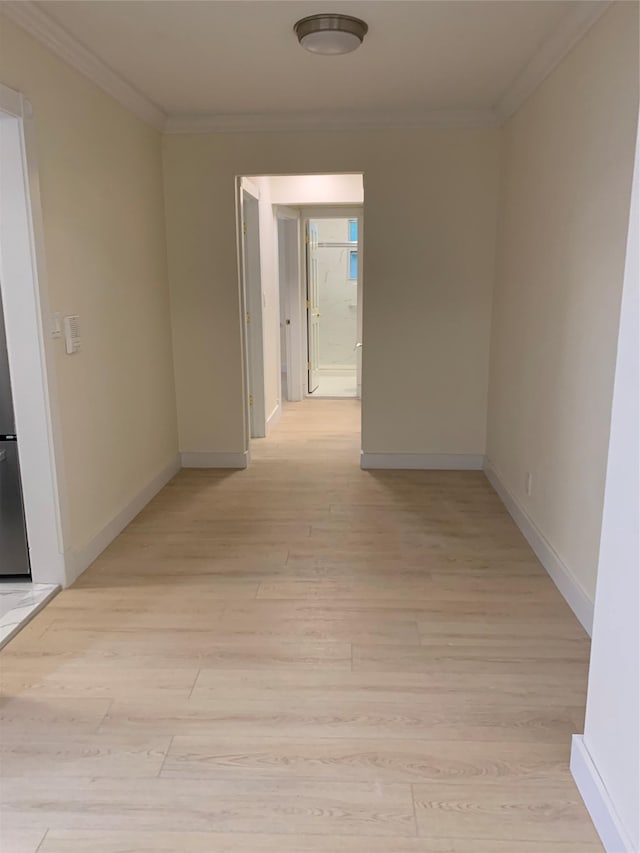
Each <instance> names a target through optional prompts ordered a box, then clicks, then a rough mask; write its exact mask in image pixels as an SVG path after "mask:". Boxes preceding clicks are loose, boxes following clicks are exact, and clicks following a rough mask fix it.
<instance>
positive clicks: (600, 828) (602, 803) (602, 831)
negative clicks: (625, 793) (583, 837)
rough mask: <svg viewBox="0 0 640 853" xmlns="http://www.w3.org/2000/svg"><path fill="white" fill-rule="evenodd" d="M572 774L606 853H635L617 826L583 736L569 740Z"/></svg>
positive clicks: (615, 814)
mask: <svg viewBox="0 0 640 853" xmlns="http://www.w3.org/2000/svg"><path fill="white" fill-rule="evenodd" d="M569 766H570V767H571V774H572V776H573V778H574V780H575V783H576V785H577V786H578V790H579V791H580V796H581V797H582V799H583V800H584V804H585V806H586V807H587V811H588V812H589V815H590V817H591V820H592V821H593V825H594V826H595V828H596V830H597V832H598V835H599V836H600V839H601V841H602V843H603V845H604V849H605V850H606V851H607V853H637V851H635V850H634V848H633V845H632V843H631V839H630V838H629V836H628V835H627V833H626V832H625V830H624V827H623V826H622V824H621V823H620V819H619V817H618V815H617V813H616V810H615V808H614V805H613V802H612V800H611V797H610V796H609V792H608V791H607V789H606V787H605V784H604V782H603V781H602V778H601V777H600V774H599V773H598V770H597V768H596V765H595V764H594V761H593V758H592V757H591V754H590V752H589V750H588V749H587V745H586V744H585V742H584V737H583V735H574V736H573V738H572V739H571V763H570V765H569Z"/></svg>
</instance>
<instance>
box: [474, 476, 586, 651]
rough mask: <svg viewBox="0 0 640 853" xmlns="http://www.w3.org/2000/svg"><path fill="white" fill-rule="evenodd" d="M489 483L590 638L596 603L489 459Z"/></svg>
mask: <svg viewBox="0 0 640 853" xmlns="http://www.w3.org/2000/svg"><path fill="white" fill-rule="evenodd" d="M484 472H485V474H486V476H487V479H488V480H489V482H490V483H491V485H492V486H493V488H494V489H495V490H496V492H497V493H498V496H499V497H500V500H501V501H502V503H503V504H504V505H505V507H506V508H507V510H508V511H509V514H510V515H511V517H512V518H513V520H514V521H515V523H516V524H517V525H518V527H519V528H520V530H521V532H522V534H523V536H524V538H525V539H526V540H527V542H528V543H529V545H531V548H532V549H533V551H534V553H535V555H536V557H537V558H538V559H539V560H540V562H541V563H542V565H543V566H544V568H545V569H546V570H547V572H548V574H549V575H550V577H551V580H552V581H553V582H554V583H555V585H556V586H557V587H558V589H559V590H560V592H561V593H562V595H563V597H564V599H565V600H566V602H567V604H568V605H569V607H570V608H571V609H572V610H573V612H574V613H575V615H576V616H577V618H578V620H579V622H580V623H581V625H582V627H583V628H584V629H585V631H586V632H587V634H589V636H591V630H592V627H593V601H591V599H590V598H589V596H588V595H587V593H586V592H585V591H584V589H583V588H582V586H581V585H580V583H579V581H578V580H577V579H576V577H575V576H574V574H573V572H572V571H571V569H570V568H569V567H568V566H567V564H566V563H565V562H564V561H563V560H562V557H560V555H559V554H558V552H557V551H556V550H555V548H554V547H553V545H552V544H551V542H549V540H548V539H547V538H546V536H545V535H544V533H543V532H542V531H541V530H540V528H539V527H538V526H537V524H536V523H535V521H534V520H533V519H532V518H531V516H530V515H529V513H528V512H527V511H526V509H524V507H523V506H521V504H520V503H519V502H518V500H517V498H515V497H514V495H512V494H511V492H510V491H509V489H508V488H507V487H506V486H505V485H504V483H503V482H502V480H501V479H500V476H499V475H498V473H497V471H496V470H495V468H494V467H493V465H492V464H491V462H490V461H489V460H488V459H487V460H486V461H485V465H484Z"/></svg>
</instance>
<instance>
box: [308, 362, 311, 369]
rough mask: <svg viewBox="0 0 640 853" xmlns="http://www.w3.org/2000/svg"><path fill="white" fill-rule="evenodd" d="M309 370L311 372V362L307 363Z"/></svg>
mask: <svg viewBox="0 0 640 853" xmlns="http://www.w3.org/2000/svg"><path fill="white" fill-rule="evenodd" d="M307 370H311V362H310V361H308V362H307Z"/></svg>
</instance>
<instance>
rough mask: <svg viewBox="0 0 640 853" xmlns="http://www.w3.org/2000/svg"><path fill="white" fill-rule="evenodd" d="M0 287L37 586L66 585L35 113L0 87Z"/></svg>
mask: <svg viewBox="0 0 640 853" xmlns="http://www.w3.org/2000/svg"><path fill="white" fill-rule="evenodd" d="M0 287H1V288H2V298H3V305H4V315H5V326H6V333H7V352H8V357H9V367H10V371H11V387H12V396H13V406H14V414H15V421H16V432H17V435H18V458H19V461H20V471H21V480H22V491H23V501H24V513H25V521H26V528H27V538H28V544H29V556H30V561H31V577H32V580H33V582H34V583H52V584H60V585H62V586H65V585H66V584H67V582H68V581H70V580H71V575H72V569H73V566H67V565H66V564H67V562H68V561H67V559H66V555H65V542H68V541H69V538H68V511H67V502H66V496H65V494H64V491H63V488H62V486H63V483H64V478H63V456H62V442H61V430H60V417H59V411H60V410H59V405H58V394H57V388H56V381H55V371H54V355H55V354H54V352H53V351H52V346H53V341H52V331H51V329H50V328H49V321H48V318H49V317H50V316H51V315H50V310H49V304H48V295H47V287H46V264H45V250H44V232H43V220H42V207H41V202H40V183H39V175H38V164H37V158H36V139H35V124H34V117H33V109H32V106H31V104H30V102H29V101H28V100H27V99H26V98H25V97H24V96H23V95H22V94H21V93H20V92H16V91H14V90H13V89H9V88H8V87H6V86H3V85H2V84H0Z"/></svg>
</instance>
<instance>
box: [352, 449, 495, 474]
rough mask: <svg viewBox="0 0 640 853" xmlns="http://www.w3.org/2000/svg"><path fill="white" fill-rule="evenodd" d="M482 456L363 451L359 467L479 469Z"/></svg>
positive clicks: (433, 469) (472, 454)
mask: <svg viewBox="0 0 640 853" xmlns="http://www.w3.org/2000/svg"><path fill="white" fill-rule="evenodd" d="M483 461H484V456H482V454H479V453H478V454H477V453H365V451H362V453H361V454H360V467H361V468H362V469H363V470H365V471H368V470H373V469H376V468H384V469H389V470H424V471H480V470H482V464H483Z"/></svg>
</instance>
